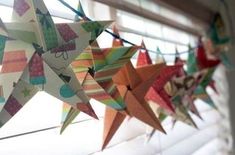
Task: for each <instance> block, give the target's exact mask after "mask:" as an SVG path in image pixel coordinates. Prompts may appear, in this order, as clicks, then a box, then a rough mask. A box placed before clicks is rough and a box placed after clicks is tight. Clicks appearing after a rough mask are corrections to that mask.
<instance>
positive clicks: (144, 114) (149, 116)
mask: <svg viewBox="0 0 235 155" xmlns="http://www.w3.org/2000/svg"><path fill="white" fill-rule="evenodd" d="M113 32H115V34H116V35H118V36H119V32H118V30H117V29H116V28H115V27H114V29H113ZM120 45H123V42H122V40H120V39H117V38H114V39H113V46H120ZM164 66H165V64H164V63H161V64H159V65H151V66H146V67H141V68H139V69H135V68H134V67H133V65H132V64H131V62H128V63H127V64H126V65H125V66H124V67H123V68H122V69H121V70H120V71H119V72H118V73H117V74H116V75H115V76H114V77H113V81H114V83H115V84H116V85H117V87H118V90H119V92H120V93H121V95H122V97H123V99H124V101H125V104H126V110H125V111H124V110H123V111H116V110H113V109H111V108H106V111H105V118H104V131H103V145H102V149H104V148H105V147H106V146H107V145H108V143H109V142H110V140H111V139H112V137H113V136H114V134H115V133H116V131H117V130H118V128H119V127H120V125H121V124H122V122H123V121H124V119H125V118H126V116H127V115H128V116H131V117H135V118H137V119H139V120H141V121H143V122H145V123H147V124H149V125H150V126H152V127H153V128H155V129H158V130H161V131H164V130H163V128H162V127H161V125H160V123H159V120H158V119H157V117H156V116H155V115H154V113H153V111H152V110H151V108H150V107H149V105H148V104H147V103H146V101H145V99H144V96H145V94H146V92H147V90H148V89H149V87H150V86H151V85H152V82H153V81H154V79H155V78H156V76H157V75H158V74H159V71H160V70H161V69H162V68H163V67H164ZM146 75H148V76H146Z"/></svg>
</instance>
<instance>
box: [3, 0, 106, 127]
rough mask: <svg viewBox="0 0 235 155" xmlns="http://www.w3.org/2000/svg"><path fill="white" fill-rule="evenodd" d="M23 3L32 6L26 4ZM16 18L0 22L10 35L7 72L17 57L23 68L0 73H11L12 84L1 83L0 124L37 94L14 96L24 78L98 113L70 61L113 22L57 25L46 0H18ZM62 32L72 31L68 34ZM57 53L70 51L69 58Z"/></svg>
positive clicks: (10, 80) (88, 111) (14, 13)
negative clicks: (26, 96) (3, 102)
mask: <svg viewBox="0 0 235 155" xmlns="http://www.w3.org/2000/svg"><path fill="white" fill-rule="evenodd" d="M22 6H24V7H22ZM25 6H28V7H27V9H25V8H26V7H25ZM22 8H24V9H22ZM13 20H14V22H13V23H6V24H5V25H6V26H4V25H3V23H2V24H1V25H2V31H0V32H1V33H0V35H2V36H5V37H8V38H11V40H9V41H8V40H7V42H6V45H5V49H4V56H3V60H6V61H3V62H4V63H3V71H5V70H6V67H7V66H9V65H11V63H15V62H16V63H17V64H16V66H17V65H18V64H19V65H18V66H17V67H20V68H15V70H10V71H11V72H12V71H14V74H15V75H13V74H7V73H1V75H0V76H1V77H0V79H1V81H4V79H5V78H7V79H8V81H9V83H12V85H11V84H9V83H8V84H7V85H6V86H5V85H3V84H1V85H2V86H3V95H4V99H5V101H6V104H5V105H4V107H3V111H2V112H1V113H0V115H1V124H2V125H3V124H4V123H6V122H7V121H8V120H9V119H10V118H11V117H12V116H13V115H14V114H16V113H17V112H18V111H19V110H20V108H22V107H23V105H24V104H25V103H26V102H27V101H28V100H29V99H30V98H31V97H32V96H33V95H35V93H32V96H31V95H30V98H28V99H27V100H22V99H21V98H20V95H15V96H14V94H12V93H14V92H15V89H16V88H18V87H17V85H19V84H20V83H26V84H25V85H26V86H27V87H30V89H32V90H37V91H38V90H43V91H46V92H47V93H49V94H50V95H52V96H55V97H57V98H59V99H60V100H62V101H64V102H67V103H68V104H70V105H71V106H73V107H74V108H76V109H80V110H81V111H84V112H86V113H88V114H90V115H91V116H93V117H96V115H95V114H94V111H93V109H92V108H91V106H90V105H89V99H88V97H87V96H86V94H85V92H84V91H83V89H82V88H81V84H80V83H79V82H78V81H77V78H76V75H75V73H74V72H73V70H72V69H71V67H70V66H69V65H70V63H71V62H72V61H73V60H74V59H75V58H76V57H77V56H78V55H79V54H80V53H81V52H82V51H83V50H84V49H85V48H86V47H87V46H88V45H89V44H90V43H91V42H92V41H94V40H95V38H96V37H97V36H98V35H99V34H100V33H101V32H102V31H103V30H104V29H105V27H107V26H108V24H110V21H107V22H106V21H105V22H98V21H95V22H80V23H61V24H54V23H53V20H52V18H51V16H50V13H49V12H48V10H47V8H46V6H45V4H44V3H43V1H37V0H24V1H22V0H15V1H14V10H13ZM6 28H7V29H6ZM64 31H66V32H67V33H69V36H67V35H66V34H65V33H64ZM12 39H16V40H12ZM71 44H72V46H71ZM71 47H72V48H71ZM11 48H14V49H11ZM63 50H64V51H63ZM12 51H13V52H14V51H20V53H19V54H18V57H16V58H14V59H10V58H11V57H9V55H8V53H9V54H10V53H11V52H12ZM58 52H60V54H61V53H62V55H63V56H64V55H66V58H65V57H62V58H61V57H57V56H58V54H57V53H58ZM5 53H7V54H5ZM14 55H15V54H14ZM36 68H37V69H36ZM8 70H9V69H8ZM19 79H20V80H19ZM22 81H23V82H22ZM13 83H14V87H13ZM28 85H30V86H28ZM52 86H53V87H52ZM28 92H29V90H28V89H27V90H25V94H27V93H28ZM35 92H36V91H35ZM9 97H10V98H9ZM8 98H9V99H8ZM23 101H24V102H23ZM84 104H85V105H84ZM9 105H10V106H13V105H15V106H16V107H17V108H16V109H15V110H14V112H9V110H7V109H8V108H9ZM19 105H21V106H19ZM88 109H89V110H88ZM5 115H6V116H8V117H5ZM5 118H7V119H5Z"/></svg>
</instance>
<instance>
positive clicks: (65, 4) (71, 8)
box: [58, 0, 197, 56]
mask: <svg viewBox="0 0 235 155" xmlns="http://www.w3.org/2000/svg"><path fill="white" fill-rule="evenodd" d="M58 1H59V2H60V3H62V4H63V5H64V6H66V7H67V8H69V9H70V10H71V11H73V12H74V13H75V14H77V15H78V16H80V17H81V18H83V19H86V20H88V21H92V20H91V19H90V18H88V17H86V15H85V14H82V13H81V12H79V11H78V10H76V9H74V8H73V7H72V6H71V5H69V4H68V3H67V2H65V1H64V0H58ZM104 31H105V32H106V33H108V34H110V35H111V36H113V37H114V38H116V39H120V40H121V41H123V42H125V43H127V44H130V45H132V46H138V45H136V44H134V43H132V42H130V41H128V40H126V39H124V38H121V37H120V36H118V35H116V34H114V33H112V32H111V31H109V30H107V29H106V30H104ZM196 48H197V47H193V48H191V49H189V50H187V51H183V52H180V53H159V54H160V55H171V56H177V55H181V54H188V53H190V52H193V51H194V49H196ZM146 50H148V52H151V53H154V54H156V51H153V50H149V49H146Z"/></svg>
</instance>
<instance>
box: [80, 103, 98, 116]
mask: <svg viewBox="0 0 235 155" xmlns="http://www.w3.org/2000/svg"><path fill="white" fill-rule="evenodd" d="M77 108H78V109H79V110H80V111H82V112H84V113H86V114H87V115H89V116H91V117H93V118H95V119H98V117H97V115H96V113H95V111H94V110H93V108H92V106H91V104H90V103H78V104H77Z"/></svg>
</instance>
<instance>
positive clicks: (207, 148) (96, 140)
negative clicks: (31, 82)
mask: <svg viewBox="0 0 235 155" xmlns="http://www.w3.org/2000/svg"><path fill="white" fill-rule="evenodd" d="M66 1H67V2H68V3H69V4H70V5H71V6H73V7H74V8H76V6H77V4H78V1H77V0H74V1H71V0H66ZM12 2H13V0H0V4H1V6H0V17H1V18H2V19H3V21H5V22H9V21H10V19H11V11H12V8H11V7H12ZM129 2H133V3H135V4H136V5H139V3H137V1H129ZM45 3H46V5H47V6H48V8H49V10H50V11H51V13H52V15H53V16H54V17H53V19H54V20H55V21H56V22H67V21H70V22H73V19H74V13H73V12H72V11H70V10H69V9H67V8H65V7H64V6H63V5H61V4H60V3H59V2H58V1H57V0H50V1H45ZM82 3H83V7H84V10H85V12H86V13H87V15H88V16H89V17H91V18H92V19H99V20H104V19H106V20H107V19H111V16H112V14H113V13H115V15H116V16H117V24H119V25H121V26H123V27H124V28H128V29H133V30H135V31H137V32H139V33H138V34H134V33H132V32H127V31H121V32H120V35H121V37H123V38H125V39H127V40H129V41H131V42H133V43H135V44H138V45H139V44H140V43H141V40H142V39H143V40H144V41H145V44H146V47H147V48H148V49H149V50H151V51H150V56H151V58H152V60H156V57H157V54H156V52H155V51H156V49H157V47H159V48H160V50H161V52H162V53H165V54H167V53H168V54H169V53H175V51H176V48H177V49H178V51H179V52H183V51H187V50H188V44H191V45H192V46H195V45H196V41H197V39H196V37H195V36H193V35H191V34H187V33H185V32H182V31H179V30H175V29H173V28H170V27H167V26H165V25H163V24H161V23H156V22H153V21H149V20H146V19H143V18H141V17H138V16H135V15H133V14H130V13H127V12H123V11H120V10H114V9H113V8H110V7H109V6H106V5H103V4H100V3H97V2H94V1H92V0H82ZM148 3H151V2H150V1H144V2H143V4H142V5H143V6H149V5H148ZM149 9H150V10H152V11H158V12H159V13H160V14H164V15H166V16H167V17H172V18H174V19H179V20H181V21H182V23H190V22H189V21H188V19H187V18H186V17H183V16H181V15H178V14H175V13H172V12H171V11H169V10H166V9H164V8H161V7H160V6H157V5H151V8H149ZM91 10H92V11H91ZM100 10H102V11H100ZM133 25H134V26H133ZM140 34H143V35H140ZM176 36H177V37H176ZM98 41H99V44H100V46H101V47H110V46H111V43H112V36H110V35H109V34H107V33H103V34H102V35H101V36H100V37H99V39H98ZM125 45H127V44H125ZM164 58H165V59H166V61H167V62H169V63H170V64H172V63H173V61H174V59H175V56H174V55H164ZM181 58H182V59H184V60H186V59H187V54H183V55H181ZM135 59H136V55H135V56H134V57H133V62H134V63H135ZM224 74H225V73H224V68H223V67H222V66H221V67H220V68H219V69H218V71H217V72H216V75H215V80H219V81H221V83H222V85H226V84H227V83H226V79H225V78H224V76H223V75H224ZM220 88H221V86H220V84H218V90H219V93H220V94H221V95H216V94H211V95H212V98H213V100H214V101H215V102H216V104H217V105H218V107H219V108H221V109H224V112H223V111H222V114H221V113H220V112H218V111H216V110H214V109H212V108H211V107H210V106H208V105H207V104H205V103H203V102H202V101H200V100H198V101H197V104H196V105H197V107H198V108H199V111H200V112H201V115H202V117H203V119H204V120H203V121H202V120H200V119H198V118H197V117H195V116H194V115H192V116H193V119H194V120H195V122H196V123H197V124H198V127H199V130H197V129H194V128H191V127H189V126H187V125H185V124H183V123H180V122H177V123H176V126H175V128H174V129H172V122H171V119H170V118H168V119H167V120H166V121H164V122H163V126H164V128H165V129H166V131H167V133H168V134H167V135H163V134H161V133H159V132H156V133H155V134H154V136H153V138H152V139H151V140H150V141H149V142H148V143H145V141H146V135H145V133H146V126H145V125H144V124H143V123H141V122H139V121H137V120H136V119H131V120H126V121H125V122H124V123H123V124H122V126H121V128H120V129H119V130H118V132H117V134H116V135H115V137H114V138H113V140H112V141H111V143H110V145H109V146H108V148H107V149H106V150H104V151H103V152H100V148H101V142H102V140H101V139H102V129H103V122H102V120H103V119H102V116H103V114H104V106H103V105H102V104H99V103H97V102H96V101H94V100H92V106H93V107H94V109H95V110H96V113H97V115H98V116H99V117H100V120H93V119H91V118H90V117H88V116H86V115H85V114H81V115H79V116H78V117H77V118H76V119H75V120H74V124H72V125H70V126H69V127H68V129H67V130H66V131H65V132H64V134H63V135H60V134H59V130H60V129H59V125H60V120H61V112H62V102H61V101H59V100H58V99H55V98H53V97H51V96H50V95H48V94H46V93H44V92H40V93H38V94H37V95H36V96H35V97H34V98H33V99H32V100H30V102H29V103H27V105H26V106H25V107H24V108H23V109H22V110H21V111H20V112H19V113H18V114H17V115H15V117H14V118H12V119H11V120H10V121H9V122H8V123H7V124H6V125H5V126H4V127H3V128H1V129H0V146H1V147H0V154H4V155H12V154H17V155H25V154H34V155H41V154H44V155H51V154H56V155H65V154H68V155H87V154H89V155H109V154H116V155H119V154H121V155H143V154H146V155H153V154H154V155H163V154H164V155H174V154H175V153H176V152H178V154H181V155H188V154H192V155H200V154H208V155H212V154H215V153H218V152H222V153H224V152H225V153H226V151H228V149H227V148H228V147H227V146H228V144H229V142H230V137H229V134H230V130H229V124H228V116H227V105H226V103H225V102H224V101H225V100H226V95H225V94H228V93H227V89H220ZM11 136H12V137H11ZM222 153H221V154H222Z"/></svg>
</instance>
